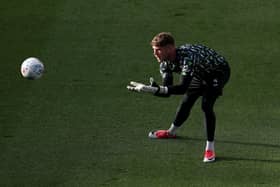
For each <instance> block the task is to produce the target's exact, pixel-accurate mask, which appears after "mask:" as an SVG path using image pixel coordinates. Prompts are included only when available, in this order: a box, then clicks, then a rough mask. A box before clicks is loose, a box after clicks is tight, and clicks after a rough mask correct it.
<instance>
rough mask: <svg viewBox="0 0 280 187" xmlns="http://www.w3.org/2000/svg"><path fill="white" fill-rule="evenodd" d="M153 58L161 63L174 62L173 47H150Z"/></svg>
mask: <svg viewBox="0 0 280 187" xmlns="http://www.w3.org/2000/svg"><path fill="white" fill-rule="evenodd" d="M152 48H153V52H154V56H155V57H156V59H157V61H158V62H162V61H165V60H171V61H172V60H174V59H173V58H174V57H173V56H174V49H175V47H174V46H173V45H166V46H152Z"/></svg>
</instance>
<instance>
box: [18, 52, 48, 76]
mask: <svg viewBox="0 0 280 187" xmlns="http://www.w3.org/2000/svg"><path fill="white" fill-rule="evenodd" d="M44 70H45V68H44V64H43V63H42V62H41V61H40V60H39V59H38V58H35V57H29V58H27V59H25V60H24V61H23V62H22V64H21V68H20V72H21V74H22V76H23V77H25V78H27V79H39V78H40V77H42V75H43V73H44Z"/></svg>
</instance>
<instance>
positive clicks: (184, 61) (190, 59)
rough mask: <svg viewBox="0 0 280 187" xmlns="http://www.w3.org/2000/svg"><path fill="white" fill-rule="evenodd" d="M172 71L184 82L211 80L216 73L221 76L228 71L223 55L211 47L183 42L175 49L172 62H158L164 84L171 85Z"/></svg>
mask: <svg viewBox="0 0 280 187" xmlns="http://www.w3.org/2000/svg"><path fill="white" fill-rule="evenodd" d="M173 72H175V73H179V74H181V75H182V77H183V78H184V79H185V81H184V84H186V83H188V84H190V82H191V81H192V80H193V81H194V82H196V84H198V83H200V82H210V81H213V79H214V77H215V76H217V75H218V76H223V74H225V73H226V72H229V65H228V63H227V61H226V60H225V58H224V57H223V56H221V55H219V54H218V53H217V52H216V51H214V50H213V49H211V48H208V47H206V46H203V45H190V44H185V45H182V46H180V47H178V48H177V49H176V60H175V61H174V62H170V61H163V62H161V64H160V73H161V75H162V78H163V84H164V85H165V86H172V85H173V76H172V73H173ZM182 84H183V83H182ZM187 86H189V85H187ZM185 87H186V85H185ZM175 94H176V93H175Z"/></svg>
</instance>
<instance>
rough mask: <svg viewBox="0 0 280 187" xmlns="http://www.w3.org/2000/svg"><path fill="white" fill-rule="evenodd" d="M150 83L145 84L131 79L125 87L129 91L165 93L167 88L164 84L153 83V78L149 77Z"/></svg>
mask: <svg viewBox="0 0 280 187" xmlns="http://www.w3.org/2000/svg"><path fill="white" fill-rule="evenodd" d="M150 82H151V85H145V84H142V83H139V82H134V81H131V82H130V85H128V86H127V89H128V90H130V91H136V92H144V93H152V94H167V93H168V88H167V87H166V86H158V85H157V84H155V82H154V79H153V78H152V77H151V78H150Z"/></svg>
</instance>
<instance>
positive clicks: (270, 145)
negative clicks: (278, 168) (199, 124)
mask: <svg viewBox="0 0 280 187" xmlns="http://www.w3.org/2000/svg"><path fill="white" fill-rule="evenodd" d="M176 139H177V140H188V141H199V142H205V141H206V140H205V139H202V138H192V137H184V136H179V137H177V138H176ZM216 142H218V143H224V144H235V145H242V146H255V147H262V148H273V149H280V145H276V144H267V143H256V142H241V141H232V140H216ZM216 160H217V161H250V162H265V163H276V164H277V163H279V164H280V160H279V159H278V160H276V159H275V160H271V159H261V158H250V157H248V158H244V157H227V156H221V157H217V158H216Z"/></svg>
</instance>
